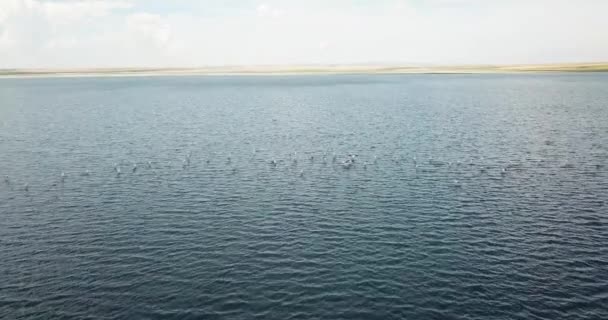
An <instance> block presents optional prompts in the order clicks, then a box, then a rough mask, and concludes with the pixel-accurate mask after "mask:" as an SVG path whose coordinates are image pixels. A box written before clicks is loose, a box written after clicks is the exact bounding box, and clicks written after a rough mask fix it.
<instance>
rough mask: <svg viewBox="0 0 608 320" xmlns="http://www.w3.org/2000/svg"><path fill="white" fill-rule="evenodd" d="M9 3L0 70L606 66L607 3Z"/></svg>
mask: <svg viewBox="0 0 608 320" xmlns="http://www.w3.org/2000/svg"><path fill="white" fill-rule="evenodd" d="M0 1H1V3H2V5H0V68H8V67H44V66H50V67H66V66H145V65H150V66H161V65H162V66H179V65H218V64H285V63H356V62H412V63H418V62H420V63H536V62H545V61H546V62H555V61H591V60H608V42H607V41H606V40H605V39H608V19H605V17H604V13H605V12H608V1H601V0H585V1H577V2H574V1H567V0H528V1H524V0H513V1H506V0H497V1H481V0H428V1H424V2H420V1H412V0H383V1H378V2H376V1H374V2H361V1H356V2H355V1H351V0H339V1H338V0H337V1H331V2H330V1H321V0H310V1H287V0H284V1H279V0H264V2H258V3H255V4H253V5H252V4H251V2H241V3H238V4H237V2H230V3H231V4H232V5H233V6H234V7H231V8H226V7H221V6H222V5H224V6H226V2H224V1H215V2H213V1H212V0H206V1H197V0H182V1H180V2H179V4H180V5H181V6H182V7H181V9H180V10H177V9H175V10H171V11H169V10H167V8H171V6H176V5H177V4H178V2H163V3H162V5H163V7H158V6H156V7H154V6H152V5H151V2H150V1H144V0H129V1H127V0H106V1H102V0H80V1H76V0H71V1H69V0H68V1H57V0H55V1H48V0H0ZM157 3H158V2H157ZM188 5H189V6H190V7H189V8H190V9H191V10H188V9H187V8H185V7H188ZM220 7H221V9H222V10H219V8H220ZM176 8H177V7H176Z"/></svg>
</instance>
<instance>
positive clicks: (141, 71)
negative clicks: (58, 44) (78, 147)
mask: <svg viewBox="0 0 608 320" xmlns="http://www.w3.org/2000/svg"><path fill="white" fill-rule="evenodd" d="M524 72H608V62H607V63H568V64H539V65H461V66H400V65H302V66H226V67H202V68H103V69H101V68H100V69H94V68H92V69H0V78H8V77H10V78H15V77H87V76H91V77H99V76H180V75H290V74H293V75H296V74H424V73H438V74H453V73H473V74H474V73H524Z"/></svg>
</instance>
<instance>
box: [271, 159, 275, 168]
mask: <svg viewBox="0 0 608 320" xmlns="http://www.w3.org/2000/svg"><path fill="white" fill-rule="evenodd" d="M270 165H271V166H273V167H276V166H277V161H276V160H274V159H272V160H270Z"/></svg>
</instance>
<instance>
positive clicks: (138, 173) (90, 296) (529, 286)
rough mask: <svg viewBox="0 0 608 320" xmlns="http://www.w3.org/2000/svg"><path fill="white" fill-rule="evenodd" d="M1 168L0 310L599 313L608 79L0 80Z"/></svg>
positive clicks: (606, 289)
mask: <svg viewBox="0 0 608 320" xmlns="http://www.w3.org/2000/svg"><path fill="white" fill-rule="evenodd" d="M349 155H350V156H349ZM118 171H120V173H119V172H118ZM0 175H1V177H2V181H0V318H2V319H70V318H75V319H115V318H122V319H161V318H163V319H196V318H202V319H217V318H223V319H252V318H263V319H320V318H323V319H403V318H407V319H608V74H600V73H598V74H553V75H404V76H389V75H387V76H379V75H378V76H367V75H353V76H288V77H278V76H277V77H175V78H173V77H157V78H137V77H134V78H72V79H70V78H62V79H2V80H0ZM5 175H7V177H6V178H5V177H4V176H5Z"/></svg>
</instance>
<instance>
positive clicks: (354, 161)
mask: <svg viewBox="0 0 608 320" xmlns="http://www.w3.org/2000/svg"><path fill="white" fill-rule="evenodd" d="M255 153H257V150H256V149H254V154H255ZM305 159H306V157H304V158H299V157H298V153H297V152H293V153H292V154H290V155H289V156H288V157H287V158H283V159H276V158H271V159H270V160H266V161H267V164H268V165H269V166H270V168H277V167H278V166H280V165H291V166H292V167H293V168H297V166H298V161H302V160H304V161H305ZM308 160H309V162H310V163H314V162H315V161H316V160H317V159H315V155H310V156H308ZM387 160H388V161H392V162H393V163H394V164H397V165H399V164H409V165H410V166H411V167H412V168H413V169H414V170H415V172H416V173H417V172H418V171H419V169H421V170H423V171H427V170H429V169H428V167H440V166H448V167H452V166H458V167H460V166H470V167H474V166H476V167H478V168H479V169H478V171H476V172H477V173H478V174H486V173H488V172H489V171H490V170H497V169H498V173H499V174H500V177H501V178H504V177H505V176H506V175H507V173H508V172H509V170H510V169H511V168H512V167H513V166H514V165H512V164H509V165H506V166H490V165H483V164H480V163H476V162H474V161H473V159H471V160H469V161H468V162H466V163H463V162H461V161H456V162H450V161H441V160H435V159H432V158H430V159H428V162H425V161H422V162H421V163H419V162H418V160H417V158H416V157H415V156H414V157H411V158H405V157H403V156H399V157H394V158H392V159H390V157H389V159H387ZM479 160H480V162H481V161H483V158H480V159H479ZM319 161H320V163H322V164H323V165H327V164H330V163H331V164H332V165H333V166H336V167H338V168H340V167H341V168H343V169H344V170H351V169H353V168H355V167H356V166H357V167H360V168H362V169H364V170H367V168H368V166H371V165H377V164H378V156H375V155H374V156H373V157H371V158H368V159H367V161H360V160H359V156H358V155H357V154H354V153H349V154H345V155H337V154H335V153H334V154H332V155H329V154H328V153H323V154H322V155H321V156H320V160H319ZM542 161H543V160H542V159H539V160H537V162H542ZM205 163H206V164H210V163H211V160H210V159H209V158H207V159H206V160H205ZM225 163H226V165H231V163H232V158H231V157H229V156H228V157H227V158H226V162H225ZM191 164H192V152H190V153H188V154H187V155H186V156H185V157H184V158H183V160H182V163H181V167H182V169H183V170H186V169H188V168H189V167H190V166H191ZM421 164H423V165H424V164H427V165H428V167H425V168H422V167H421ZM140 165H141V166H143V167H145V168H146V169H153V162H152V161H146V162H145V163H140ZM129 166H130V169H126V168H125V165H124V164H122V165H121V164H119V163H114V165H113V171H114V175H115V176H116V177H120V176H121V175H123V174H124V173H123V172H124V171H127V172H128V171H130V172H131V173H132V174H135V173H137V171H138V169H139V166H138V163H136V162H132V163H130V164H129V165H127V168H128V167H129ZM561 167H562V168H572V167H573V165H572V164H571V163H569V162H565V163H564V164H563V165H562V166H561ZM595 167H596V169H598V170H599V169H600V168H601V167H602V165H600V164H597V165H595ZM123 169H124V171H123ZM230 172H231V173H232V174H236V173H237V172H238V170H237V168H236V167H232V169H231V170H230ZM89 175H91V171H89V170H86V171H84V172H81V173H80V176H89ZM304 175H305V171H304V169H301V170H299V173H298V176H299V177H304ZM67 179H68V174H66V172H65V171H62V172H61V174H60V176H59V179H58V183H60V184H63V183H65V182H66V180H67ZM4 183H5V184H6V185H7V186H10V187H11V188H13V182H12V180H11V178H10V177H9V176H8V175H6V176H5V177H4ZM55 185H57V182H55V183H53V186H55ZM453 185H454V186H455V187H461V186H462V185H461V183H460V182H459V181H458V180H453ZM21 189H22V190H23V191H25V192H29V191H30V184H29V183H25V184H24V185H23V187H22V188H21Z"/></svg>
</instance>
